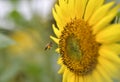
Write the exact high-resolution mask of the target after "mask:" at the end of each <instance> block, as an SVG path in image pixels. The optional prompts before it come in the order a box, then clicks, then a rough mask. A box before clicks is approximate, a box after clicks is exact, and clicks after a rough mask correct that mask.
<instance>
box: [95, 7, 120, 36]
mask: <svg viewBox="0 0 120 82" xmlns="http://www.w3.org/2000/svg"><path fill="white" fill-rule="evenodd" d="M118 9H119V6H116V7H114V8H113V9H112V10H111V11H110V12H109V13H108V15H106V16H105V17H103V19H101V20H100V21H99V22H98V23H97V24H95V26H93V34H96V33H97V32H99V31H101V30H102V29H104V28H105V26H107V25H108V24H109V23H110V22H111V21H112V20H113V18H114V17H115V16H116V14H117V11H118Z"/></svg>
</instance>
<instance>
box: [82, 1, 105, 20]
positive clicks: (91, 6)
mask: <svg viewBox="0 0 120 82" xmlns="http://www.w3.org/2000/svg"><path fill="white" fill-rule="evenodd" d="M103 2H104V0H88V4H87V7H86V11H85V15H84V19H85V21H87V20H88V19H89V18H90V17H91V15H92V14H93V13H94V12H95V11H96V9H98V8H99V7H100V6H101V5H102V4H103Z"/></svg>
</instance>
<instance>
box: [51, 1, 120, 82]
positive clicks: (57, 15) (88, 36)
mask: <svg viewBox="0 0 120 82" xmlns="http://www.w3.org/2000/svg"><path fill="white" fill-rule="evenodd" d="M119 8H120V6H119V5H115V2H109V3H106V4H104V0H59V1H58V4H55V8H53V10H52V11H53V16H54V19H55V21H56V24H53V26H52V27H53V30H54V33H55V34H56V37H53V36H50V38H51V39H52V40H54V41H55V42H56V43H57V44H58V48H57V49H56V51H57V52H58V53H59V54H60V58H59V59H58V64H60V65H61V68H60V70H59V72H58V73H60V74H63V82H113V80H115V79H116V80H119V76H120V75H119V73H120V70H119V69H120V59H119V54H120V44H118V42H119V41H120V24H111V21H112V20H113V19H114V18H115V16H116V14H117V12H118V9H119Z"/></svg>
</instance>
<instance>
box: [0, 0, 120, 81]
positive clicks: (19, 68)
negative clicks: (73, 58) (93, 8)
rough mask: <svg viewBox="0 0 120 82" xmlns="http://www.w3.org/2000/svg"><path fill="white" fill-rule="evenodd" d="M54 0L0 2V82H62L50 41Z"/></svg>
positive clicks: (53, 46)
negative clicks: (48, 45) (48, 47)
mask: <svg viewBox="0 0 120 82" xmlns="http://www.w3.org/2000/svg"><path fill="white" fill-rule="evenodd" d="M56 1H57V0H0V82H62V80H61V76H60V75H59V74H57V71H58V69H59V65H57V59H58V57H59V54H57V53H56V52H55V51H54V50H55V49H56V48H57V45H56V44H54V42H53V41H52V40H51V39H50V38H49V36H50V35H53V36H55V35H54V33H53V31H52V24H53V23H55V21H54V19H53V16H52V11H51V10H52V7H53V6H54V4H55V2H56ZM108 1H112V0H107V1H106V2H108ZM116 1H117V3H119V2H120V0H116ZM115 20H117V19H115ZM117 21H119V20H117ZM49 42H52V43H53V44H52V47H51V48H50V49H47V50H45V47H46V45H47V44H48V43H49Z"/></svg>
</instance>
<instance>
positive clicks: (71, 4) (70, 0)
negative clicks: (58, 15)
mask: <svg viewBox="0 0 120 82" xmlns="http://www.w3.org/2000/svg"><path fill="white" fill-rule="evenodd" d="M66 11H68V12H69V16H70V18H71V19H73V18H75V0H68V9H67V10H66Z"/></svg>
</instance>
